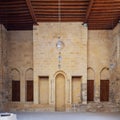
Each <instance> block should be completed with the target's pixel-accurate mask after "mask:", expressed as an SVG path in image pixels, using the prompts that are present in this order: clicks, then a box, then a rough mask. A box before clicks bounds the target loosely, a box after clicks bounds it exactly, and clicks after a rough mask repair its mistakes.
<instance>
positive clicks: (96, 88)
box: [94, 72, 100, 102]
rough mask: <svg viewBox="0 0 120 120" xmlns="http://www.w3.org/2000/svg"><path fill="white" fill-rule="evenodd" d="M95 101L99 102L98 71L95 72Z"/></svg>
mask: <svg viewBox="0 0 120 120" xmlns="http://www.w3.org/2000/svg"><path fill="white" fill-rule="evenodd" d="M94 92H95V97H94V101H95V102H100V73H99V72H96V74H95V91H94Z"/></svg>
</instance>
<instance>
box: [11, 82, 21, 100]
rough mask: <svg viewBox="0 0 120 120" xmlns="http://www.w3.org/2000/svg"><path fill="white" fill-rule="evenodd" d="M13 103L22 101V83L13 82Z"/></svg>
mask: <svg viewBox="0 0 120 120" xmlns="http://www.w3.org/2000/svg"><path fill="white" fill-rule="evenodd" d="M12 101H20V81H15V80H13V81H12Z"/></svg>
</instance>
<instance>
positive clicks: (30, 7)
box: [26, 0, 37, 24]
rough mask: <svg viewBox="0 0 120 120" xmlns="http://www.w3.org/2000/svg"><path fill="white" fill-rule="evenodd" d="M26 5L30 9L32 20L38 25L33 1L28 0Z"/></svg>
mask: <svg viewBox="0 0 120 120" xmlns="http://www.w3.org/2000/svg"><path fill="white" fill-rule="evenodd" d="M26 4H27V7H28V9H29V12H30V15H31V17H32V20H33V22H34V24H37V19H36V16H35V14H34V11H33V8H32V4H31V1H30V0H26Z"/></svg>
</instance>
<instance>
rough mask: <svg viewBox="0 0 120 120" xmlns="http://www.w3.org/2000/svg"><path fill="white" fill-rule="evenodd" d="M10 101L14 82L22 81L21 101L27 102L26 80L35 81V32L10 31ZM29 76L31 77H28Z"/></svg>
mask: <svg viewBox="0 0 120 120" xmlns="http://www.w3.org/2000/svg"><path fill="white" fill-rule="evenodd" d="M8 44H9V46H8V67H9V69H8V71H9V101H11V97H12V91H11V90H12V89H11V88H12V80H20V86H21V88H20V96H21V97H20V101H21V102H23V103H24V102H25V101H26V97H25V96H26V86H25V85H26V84H25V81H26V79H29V80H33V73H32V71H33V32H32V31H8ZM28 76H29V77H28Z"/></svg>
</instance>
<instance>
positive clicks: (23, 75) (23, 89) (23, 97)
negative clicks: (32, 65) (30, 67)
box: [20, 71, 26, 103]
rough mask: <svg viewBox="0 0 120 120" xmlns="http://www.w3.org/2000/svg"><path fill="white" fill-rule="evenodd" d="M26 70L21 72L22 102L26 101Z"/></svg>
mask: <svg viewBox="0 0 120 120" xmlns="http://www.w3.org/2000/svg"><path fill="white" fill-rule="evenodd" d="M25 84H26V83H25V72H24V71H23V72H22V73H21V74H20V96H21V97H20V101H21V102H23V103H24V102H25V101H26V99H25V97H26V94H25V93H26V85H25Z"/></svg>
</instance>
